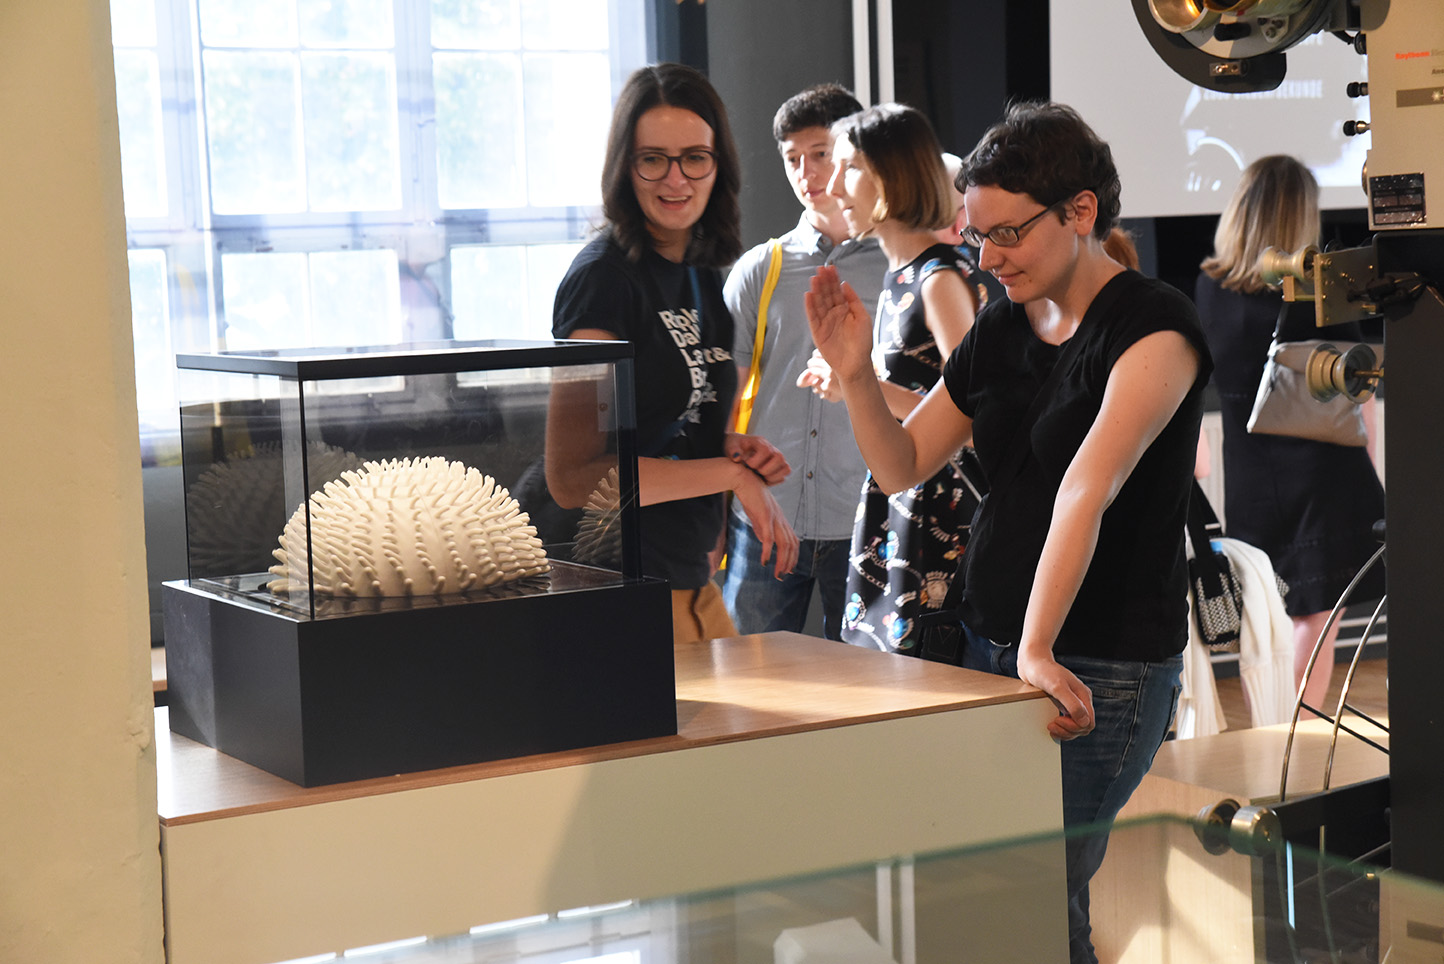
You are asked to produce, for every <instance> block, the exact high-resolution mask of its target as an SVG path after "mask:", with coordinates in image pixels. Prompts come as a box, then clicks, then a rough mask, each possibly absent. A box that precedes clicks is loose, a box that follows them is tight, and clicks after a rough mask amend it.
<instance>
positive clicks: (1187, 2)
mask: <svg viewBox="0 0 1444 964" xmlns="http://www.w3.org/2000/svg"><path fill="white" fill-rule="evenodd" d="M1148 10H1149V12H1150V13H1152V14H1153V19H1154V20H1155V21H1156V22H1157V23H1158V25H1159V26H1160V27H1162V28H1163V29H1164V30H1167V31H1170V32H1172V33H1186V32H1188V31H1190V30H1193V29H1194V28H1195V27H1198V26H1199V25H1200V24H1201V23H1203V21H1204V20H1206V19H1209V18H1212V17H1214V16H1215V14H1213V13H1211V12H1210V11H1208V10H1205V9H1204V8H1203V5H1202V4H1201V3H1199V2H1196V0H1148Z"/></svg>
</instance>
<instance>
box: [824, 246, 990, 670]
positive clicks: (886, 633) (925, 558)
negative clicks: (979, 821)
mask: <svg viewBox="0 0 1444 964" xmlns="http://www.w3.org/2000/svg"><path fill="white" fill-rule="evenodd" d="M935 271H956V272H958V274H960V275H962V277H963V279H964V281H965V282H967V283H968V284H969V287H970V289H971V288H975V287H976V286H975V285H974V283H973V281H974V280H975V279H973V275H974V271H975V269H974V268H973V267H972V265H971V264H969V262H968V261H967V260H966V258H965V257H964V256H963V255H962V254H960V253H959V252H958V251H956V250H955V249H953V248H951V247H948V246H947V245H943V244H937V245H933V246H932V247H930V248H928V249H927V250H926V251H924V252H923V253H922V254H920V255H918V257H916V258H915V259H913V260H912V261H910V262H909V263H908V264H906V265H904V266H903V267H901V268H898V269H897V270H893V271H889V272H888V278H887V283H886V285H885V286H884V288H883V292H882V295H881V297H880V298H879V299H878V310H877V327H878V339H877V345H878V355H879V356H880V361H881V365H882V366H883V367H884V368H885V369H886V372H887V374H886V378H887V380H888V381H890V382H892V383H894V384H897V385H902V386H903V387H905V388H907V389H909V390H911V391H914V392H916V393H917V394H918V395H926V394H927V392H928V390H929V389H930V388H932V387H933V384H934V383H935V382H936V381H937V380H938V379H939V378H940V377H941V376H942V368H943V358H942V355H941V353H940V352H939V351H938V345H937V342H936V340H935V339H934V338H933V335H932V332H931V331H929V330H928V326H927V322H926V320H925V317H924V310H923V300H922V286H923V281H924V280H925V279H926V278H928V276H930V275H931V274H932V273H933V272H935ZM980 498H981V494H980V493H979V492H978V491H977V489H976V488H975V487H974V485H973V484H972V483H971V482H970V481H969V480H968V478H967V477H966V476H965V475H964V473H963V471H962V469H961V467H960V464H959V460H957V459H953V460H951V461H950V462H949V463H948V464H947V465H945V466H943V468H942V469H941V470H940V471H939V472H938V473H937V474H936V475H934V476H933V477H932V478H930V479H928V480H927V481H925V482H922V483H920V484H919V485H915V486H913V487H912V488H911V489H907V490H906V491H903V492H899V493H898V494H896V495H892V496H889V495H888V494H887V493H885V492H883V491H882V490H881V489H880V488H878V486H877V483H875V482H874V481H873V479H872V476H871V474H869V475H868V477H867V481H866V482H865V483H863V488H862V500H861V502H860V503H859V504H858V508H857V518H856V521H855V523H854V525H853V533H852V549H851V553H850V555H849V564H850V568H849V570H848V574H847V597H848V598H847V607H846V610H845V612H844V615H843V623H842V638H843V640H844V641H846V642H848V643H851V644H852V645H854V646H864V647H867V648H869V649H880V650H883V651H884V652H897V653H905V654H909V655H915V654H916V650H917V644H918V637H919V635H920V633H921V628H920V627H919V626H918V621H917V618H918V616H919V615H920V614H922V613H924V612H926V611H928V610H937V609H939V608H941V607H942V604H943V597H944V596H946V595H947V591H948V585H949V583H951V582H952V578H953V574H954V573H955V572H957V569H958V563H959V562H961V560H962V554H963V550H964V546H965V544H966V541H967V530H968V525H969V523H970V522H971V521H972V518H973V511H974V510H975V509H976V508H977V506H978V501H979V499H980Z"/></svg>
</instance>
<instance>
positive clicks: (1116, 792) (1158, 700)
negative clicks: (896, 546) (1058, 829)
mask: <svg viewBox="0 0 1444 964" xmlns="http://www.w3.org/2000/svg"><path fill="white" fill-rule="evenodd" d="M963 631H964V635H965V636H966V639H967V642H966V644H965V648H964V654H963V665H964V666H966V667H967V668H969V669H976V670H982V671H983V672H987V673H995V674H998V675H1001V676H1013V677H1016V676H1017V675H1018V648H1017V647H1016V646H1003V645H999V644H997V643H994V642H993V641H992V640H990V639H987V638H986V637H983V636H979V635H978V634H976V633H974V632H973V631H972V630H970V629H968V628H967V627H966V626H964V627H963ZM1058 662H1059V663H1060V664H1062V665H1063V666H1065V667H1067V668H1068V670H1070V671H1071V672H1072V673H1073V675H1075V676H1077V677H1078V678H1079V679H1080V680H1082V681H1083V683H1084V685H1086V686H1087V687H1088V688H1089V689H1090V690H1091V691H1092V693H1093V715H1094V719H1095V721H1096V722H1095V724H1094V728H1093V732H1091V733H1089V734H1088V735H1087V736H1083V737H1079V738H1078V739H1076V740H1068V741H1066V742H1064V743H1063V744H1062V745H1061V747H1060V751H1061V756H1062V765H1063V828H1064V830H1065V831H1066V832H1067V844H1066V850H1067V861H1068V955H1069V959H1070V961H1071V962H1072V964H1096V962H1097V960H1098V958H1097V956H1096V955H1095V954H1094V953H1093V941H1092V938H1091V934H1092V929H1091V928H1090V926H1089V924H1088V881H1089V880H1091V879H1092V878H1093V875H1094V873H1096V872H1097V870H1098V868H1099V866H1100V865H1101V864H1102V863H1103V854H1104V851H1105V850H1106V849H1107V847H1108V826H1109V825H1110V824H1111V823H1112V822H1113V818H1114V817H1116V816H1117V815H1118V811H1119V810H1120V809H1122V807H1123V805H1124V804H1125V803H1127V802H1128V798H1129V797H1130V796H1132V794H1133V791H1134V790H1135V789H1137V787H1138V784H1139V783H1140V782H1141V781H1142V780H1143V775H1144V774H1145V773H1147V772H1148V768H1149V766H1150V765H1152V763H1153V755H1154V754H1155V753H1157V752H1158V748H1159V747H1160V746H1161V745H1162V744H1163V740H1164V738H1165V737H1166V736H1167V735H1168V728H1169V726H1170V725H1171V724H1172V722H1173V713H1174V710H1175V709H1177V707H1178V693H1179V689H1180V686H1179V681H1178V677H1179V673H1180V672H1181V670H1182V669H1183V657H1182V656H1173V657H1170V658H1169V659H1165V660H1161V661H1159V662H1156V663H1143V662H1130V661H1127V660H1116V659H1098V658H1095V657H1090V656H1060V657H1058Z"/></svg>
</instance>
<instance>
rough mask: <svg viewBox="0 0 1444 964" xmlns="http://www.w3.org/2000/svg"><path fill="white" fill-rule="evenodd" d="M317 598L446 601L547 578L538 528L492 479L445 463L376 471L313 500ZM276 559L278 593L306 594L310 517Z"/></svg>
mask: <svg viewBox="0 0 1444 964" xmlns="http://www.w3.org/2000/svg"><path fill="white" fill-rule="evenodd" d="M310 502H311V549H312V551H313V553H314V554H315V565H314V566H312V567H311V568H312V572H313V573H314V575H315V580H316V585H315V590H316V592H317V593H319V594H322V595H329V596H443V595H451V594H455V593H462V592H466V591H468V590H471V589H481V588H484V587H486V586H492V585H495V584H497V583H500V582H510V581H512V580H514V579H521V578H524V577H526V576H531V575H536V574H538V573H542V572H546V571H547V570H548V569H549V568H550V566H549V564H548V562H547V556H546V550H545V549H543V548H542V544H541V540H540V539H539V538H537V534H536V528H535V527H534V526H532V525H530V524H529V523H530V519H529V518H528V516H527V514H526V513H525V512H522V511H521V507H520V506H519V505H518V504H517V501H516V500H515V499H513V498H512V497H511V493H510V492H508V491H507V490H506V489H505V488H504V487H503V486H500V485H497V484H496V480H495V479H493V478H492V477H491V476H489V475H483V474H482V473H481V472H479V471H477V470H476V469H474V468H469V467H467V466H466V465H464V464H462V463H461V462H449V461H447V460H446V459H445V458H441V457H439V456H432V457H423V458H416V459H401V460H399V461H398V460H396V459H391V460H388V461H384V462H367V463H366V464H365V465H363V466H362V467H361V470H360V471H348V472H343V473H342V474H341V477H340V478H339V479H337V480H336V481H333V482H327V483H326V485H325V487H324V488H323V489H322V490H321V491H320V492H317V493H315V494H314V495H312V496H311V500H310ZM280 541H281V547H280V548H279V549H276V550H275V551H274V552H273V555H274V556H275V558H276V561H277V564H276V565H274V566H272V567H271V574H272V575H273V576H275V577H276V578H275V579H272V580H271V581H270V582H269V583H268V584H267V588H268V589H270V590H271V591H272V592H277V593H285V592H305V591H306V588H307V573H306V569H307V566H306V513H305V511H304V506H298V507H297V508H296V511H295V513H293V514H292V516H291V519H290V521H289V522H287V523H286V529H285V531H284V532H283V533H281V537H280Z"/></svg>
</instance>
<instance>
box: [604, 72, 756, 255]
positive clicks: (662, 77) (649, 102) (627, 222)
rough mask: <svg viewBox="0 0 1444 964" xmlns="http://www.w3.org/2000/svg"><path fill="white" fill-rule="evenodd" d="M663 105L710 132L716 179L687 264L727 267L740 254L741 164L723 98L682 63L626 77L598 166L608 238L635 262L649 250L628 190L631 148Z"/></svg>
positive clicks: (640, 217)
mask: <svg viewBox="0 0 1444 964" xmlns="http://www.w3.org/2000/svg"><path fill="white" fill-rule="evenodd" d="M661 106H666V107H680V108H682V109H683V110H690V111H691V112H692V113H694V114H696V115H697V116H698V117H700V118H702V120H704V121H706V123H707V126H708V127H710V128H712V140H713V143H712V151H713V153H714V154H716V155H717V175H716V179H715V180H714V181H713V182H712V195H711V197H709V198H708V199H707V208H706V210H704V211H703V212H702V217H701V219H700V220H699V221H698V222H697V224H696V226H695V227H694V228H693V229H692V233H693V237H692V243H691V244H690V245H689V246H688V248H687V260H688V261H689V262H690V263H692V264H695V265H699V266H701V267H707V268H721V267H724V266H726V265H729V264H731V263H732V262H733V261H736V260H737V256H738V255H739V254H741V253H742V213H741V208H740V207H739V206H738V203H737V192H738V189H739V188H740V186H741V183H742V173H741V172H742V165H741V164H740V163H739V161H738V159H737V145H736V144H734V143H733V142H732V128H731V127H730V126H729V125H728V123H727V108H726V107H724V106H722V98H721V97H718V96H717V91H716V90H714V89H713V87H712V85H711V84H710V83H709V82H708V81H707V78H706V77H704V76H703V75H702V74H701V73H700V72H699V71H697V70H695V69H693V68H692V67H687V66H685V65H683V64H654V65H652V66H650V67H642V68H640V69H639V70H637V71H635V72H634V73H633V74H632V76H630V77H628V78H627V82H626V84H625V85H623V87H622V93H621V95H620V96H618V98H617V105H616V107H615V108H613V110H612V128H611V131H610V133H609V134H608V135H607V156H606V160H605V162H604V163H603V165H602V213H603V215H604V216H605V217H606V219H607V223H608V224H609V225H610V226H611V231H612V237H613V238H614V239H615V240H616V242H617V244H619V245H620V246H621V247H622V250H623V251H625V252H626V253H627V257H629V258H631V259H632V260H633V261H635V260H637V259H639V258H641V256H642V254H643V252H645V251H646V250H647V249H648V248H650V247H651V246H652V236H651V234H649V233H648V231H647V219H646V216H645V215H644V214H643V213H642V207H641V205H640V204H638V203H637V195H636V192H635V191H633V190H632V144H633V141H634V138H635V137H636V132H637V121H638V120H639V119H640V118H641V116H642V115H643V114H645V113H646V112H647V111H649V110H651V109H652V108H653V107H661Z"/></svg>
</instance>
